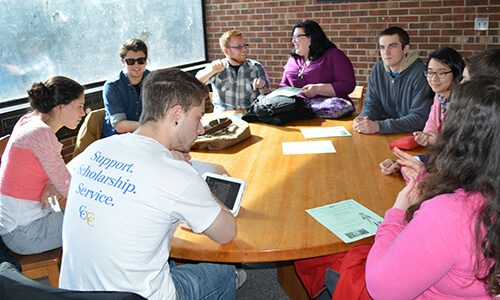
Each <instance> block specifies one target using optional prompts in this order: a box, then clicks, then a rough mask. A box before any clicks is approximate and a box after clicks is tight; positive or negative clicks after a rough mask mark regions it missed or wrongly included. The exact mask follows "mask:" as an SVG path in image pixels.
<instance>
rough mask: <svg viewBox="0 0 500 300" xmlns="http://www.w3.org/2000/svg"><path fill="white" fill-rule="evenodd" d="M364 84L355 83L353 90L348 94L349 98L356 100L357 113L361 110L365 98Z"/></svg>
mask: <svg viewBox="0 0 500 300" xmlns="http://www.w3.org/2000/svg"><path fill="white" fill-rule="evenodd" d="M364 90H365V88H364V86H362V85H357V86H356V87H355V88H354V91H352V93H350V94H349V98H351V99H352V100H354V99H356V100H357V101H358V113H360V112H361V109H362V108H363V100H364V99H365V97H364Z"/></svg>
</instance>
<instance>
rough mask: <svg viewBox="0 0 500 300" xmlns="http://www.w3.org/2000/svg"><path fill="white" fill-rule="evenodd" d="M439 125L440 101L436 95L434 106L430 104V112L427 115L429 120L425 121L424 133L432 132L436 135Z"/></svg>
mask: <svg viewBox="0 0 500 300" xmlns="http://www.w3.org/2000/svg"><path fill="white" fill-rule="evenodd" d="M441 123H442V122H441V101H440V100H439V97H438V94H437V93H436V96H434V104H432V106H431V112H430V113H429V119H427V122H426V123H425V127H424V132H431V131H432V132H435V133H438V132H439V127H440V126H441Z"/></svg>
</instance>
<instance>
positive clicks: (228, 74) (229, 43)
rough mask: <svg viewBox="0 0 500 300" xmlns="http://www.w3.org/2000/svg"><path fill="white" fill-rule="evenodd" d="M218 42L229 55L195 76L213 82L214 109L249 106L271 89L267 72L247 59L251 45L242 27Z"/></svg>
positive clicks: (225, 53)
mask: <svg viewBox="0 0 500 300" xmlns="http://www.w3.org/2000/svg"><path fill="white" fill-rule="evenodd" d="M219 44H220V47H221V48H222V52H223V53H224V55H225V56H226V58H223V59H218V60H215V61H213V62H212V63H211V64H210V65H208V66H207V67H205V68H204V69H203V70H201V71H199V72H198V73H197V74H196V78H198V79H199V80H200V81H201V82H203V83H210V84H211V85H212V91H213V95H212V101H213V104H214V111H216V112H218V111H226V110H243V109H246V108H247V107H249V106H250V104H252V102H253V101H254V100H255V99H256V98H257V96H258V95H260V94H267V93H269V92H270V91H271V90H270V88H271V85H270V84H269V78H268V76H267V73H266V71H265V70H264V67H262V65H261V64H260V63H259V62H257V61H255V60H252V59H248V58H247V54H248V44H247V43H246V40H245V39H244V38H243V34H242V33H241V32H240V31H239V30H230V31H227V32H225V33H224V34H223V35H222V36H221V38H220V39H219Z"/></svg>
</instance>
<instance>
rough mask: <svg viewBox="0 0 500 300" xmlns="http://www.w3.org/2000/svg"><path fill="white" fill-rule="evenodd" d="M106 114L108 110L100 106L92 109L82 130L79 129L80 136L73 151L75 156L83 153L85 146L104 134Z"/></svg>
mask: <svg viewBox="0 0 500 300" xmlns="http://www.w3.org/2000/svg"><path fill="white" fill-rule="evenodd" d="M105 115H106V110H105V109H104V108H100V109H97V110H93V111H91V112H90V113H89V114H88V115H87V116H86V117H85V120H84V121H83V124H82V126H81V127H80V130H78V136H77V137H76V143H75V150H74V151H73V158H75V157H76V156H77V155H78V154H80V153H82V152H83V150H85V148H87V147H88V146H89V145H90V144H92V143H93V142H95V141H97V140H98V139H100V138H101V136H102V123H103V122H104V116H105Z"/></svg>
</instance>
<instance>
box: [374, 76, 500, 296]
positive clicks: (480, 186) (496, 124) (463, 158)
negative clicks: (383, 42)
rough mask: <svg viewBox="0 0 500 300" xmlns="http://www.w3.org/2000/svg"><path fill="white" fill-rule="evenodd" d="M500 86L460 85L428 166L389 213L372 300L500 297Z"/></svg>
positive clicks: (493, 82) (495, 81) (377, 246)
mask: <svg viewBox="0 0 500 300" xmlns="http://www.w3.org/2000/svg"><path fill="white" fill-rule="evenodd" d="M498 145H500V79H499V78H495V77H491V78H488V79H478V80H473V81H470V82H466V83H464V84H461V85H459V86H457V88H456V89H454V91H453V94H452V95H451V101H450V107H449V110H448V115H447V119H446V122H445V123H444V125H443V128H442V130H441V131H440V133H439V135H438V139H437V143H436V152H435V153H434V154H433V155H432V157H431V159H430V162H429V163H428V167H427V171H428V176H427V177H426V178H425V179H423V180H422V181H420V182H419V183H418V185H416V184H415V178H410V183H409V184H408V185H407V187H406V188H405V189H403V190H402V191H401V193H400V194H399V195H398V197H397V199H396V202H395V203H394V206H393V208H391V209H389V210H388V211H387V212H386V214H385V219H384V222H383V223H382V224H381V225H380V226H379V229H378V232H377V235H376V237H375V243H374V245H373V247H372V249H371V250H370V253H369V255H368V259H367V262H366V287H367V290H368V292H369V293H370V296H371V297H373V298H374V299H492V297H493V296H494V295H498V294H499V293H500V281H499V280H498V278H499V277H500V269H499V268H498V266H497V264H499V263H500V252H499V251H500V231H499V228H500V190H499V189H500V172H499V171H498V170H500V148H499V147H498Z"/></svg>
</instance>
